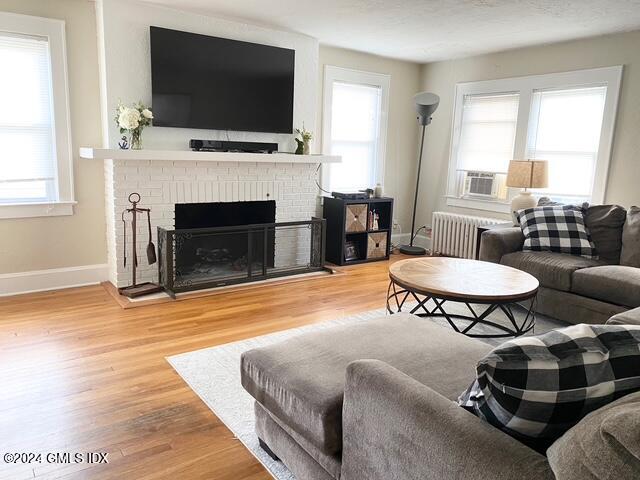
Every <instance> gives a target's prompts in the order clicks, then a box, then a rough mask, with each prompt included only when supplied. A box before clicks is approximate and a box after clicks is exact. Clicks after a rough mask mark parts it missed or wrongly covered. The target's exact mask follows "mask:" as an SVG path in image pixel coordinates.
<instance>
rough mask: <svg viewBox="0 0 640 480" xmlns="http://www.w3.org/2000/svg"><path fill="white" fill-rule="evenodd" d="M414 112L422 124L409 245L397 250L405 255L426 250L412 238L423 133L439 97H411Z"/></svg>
mask: <svg viewBox="0 0 640 480" xmlns="http://www.w3.org/2000/svg"><path fill="white" fill-rule="evenodd" d="M413 101H414V102H415V106H416V112H417V114H418V123H419V124H420V125H422V136H421V140H420V149H419V150H418V173H417V174H416V191H415V196H414V198H413V217H412V218H411V234H410V235H411V237H410V238H409V245H400V247H399V250H400V252H402V253H405V254H407V255H424V254H425V253H427V251H426V250H425V249H424V248H422V247H418V246H415V245H414V244H413V240H414V238H415V236H416V232H415V228H416V207H417V205H418V189H419V188H420V170H421V169H422V153H423V151H424V135H425V130H426V128H427V125H429V124H430V123H431V115H433V112H435V111H436V109H437V108H438V105H439V104H440V97H439V96H438V95H436V94H435V93H429V92H421V93H418V94H416V95H414V97H413Z"/></svg>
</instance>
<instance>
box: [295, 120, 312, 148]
mask: <svg viewBox="0 0 640 480" xmlns="http://www.w3.org/2000/svg"><path fill="white" fill-rule="evenodd" d="M296 135H299V136H300V138H296V139H295V140H296V143H297V144H298V148H296V152H295V153H296V155H309V151H310V150H309V144H310V142H311V140H312V139H313V134H312V133H311V132H310V131H309V130H307V129H306V128H304V123H303V124H302V130H300V129H299V128H296Z"/></svg>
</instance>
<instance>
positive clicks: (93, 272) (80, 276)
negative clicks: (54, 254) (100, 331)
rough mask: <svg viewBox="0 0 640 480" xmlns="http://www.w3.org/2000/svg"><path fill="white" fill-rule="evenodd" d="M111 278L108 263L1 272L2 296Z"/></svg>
mask: <svg viewBox="0 0 640 480" xmlns="http://www.w3.org/2000/svg"><path fill="white" fill-rule="evenodd" d="M108 278H109V272H108V268H107V264H106V263H105V264H99V265H82V266H80V267H67V268H52V269H50V270H34V271H31V272H17V273H3V274H0V297H5V296H8V295H17V294H19V293H32V292H43V291H45V290H58V289H60V288H70V287H82V286H84V285H95V284H97V283H100V282H103V281H105V280H107V279H108Z"/></svg>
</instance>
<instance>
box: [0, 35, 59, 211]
mask: <svg viewBox="0 0 640 480" xmlns="http://www.w3.org/2000/svg"><path fill="white" fill-rule="evenodd" d="M0 65H2V75H0V105H1V107H0V203H26V202H45V201H56V200H57V197H58V194H57V185H56V183H57V182H56V170H57V168H56V148H55V140H54V139H55V136H54V121H53V106H52V98H51V97H52V94H51V91H52V77H51V66H50V54H49V44H48V42H47V39H46V38H44V37H33V36H22V35H13V34H7V33H2V32H0Z"/></svg>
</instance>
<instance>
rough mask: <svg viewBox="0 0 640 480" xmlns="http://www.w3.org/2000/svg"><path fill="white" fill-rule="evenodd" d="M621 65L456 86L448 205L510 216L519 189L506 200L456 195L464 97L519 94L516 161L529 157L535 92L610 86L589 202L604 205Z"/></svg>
mask: <svg viewBox="0 0 640 480" xmlns="http://www.w3.org/2000/svg"><path fill="white" fill-rule="evenodd" d="M622 71H623V66H622V65H616V66H612V67H602V68H593V69H586V70H575V71H570V72H560V73H550V74H542V75H529V76H523V77H511V78H502V79H497V80H483V81H477V82H462V83H457V84H456V85H455V89H454V106H453V118H452V127H451V144H450V148H449V169H448V176H447V193H446V200H447V205H448V206H455V207H462V208H471V209H478V210H488V211H493V212H500V213H507V214H508V213H509V210H510V199H511V198H513V196H515V195H517V193H518V191H519V189H512V188H510V189H509V193H508V198H507V200H482V199H472V198H461V197H459V196H458V195H457V192H456V176H457V160H458V144H459V141H460V129H461V124H462V107H463V102H464V97H465V95H483V94H484V95H491V94H498V93H518V94H519V95H520V102H519V106H518V116H517V122H516V139H515V144H514V158H516V159H517V158H523V159H524V158H527V141H528V135H529V123H530V120H531V106H532V100H533V93H534V91H535V90H545V89H569V88H579V87H589V86H598V85H600V86H602V85H606V86H607V94H606V97H605V105H604V111H603V119H602V128H601V131H600V146H599V149H598V156H597V160H596V165H595V171H594V181H593V186H592V193H591V199H590V200H589V201H590V202H593V203H603V202H604V197H605V193H606V188H607V178H608V174H609V163H610V160H611V151H612V147H613V135H614V131H615V121H616V113H617V109H618V101H619V97H620V85H621V81H622Z"/></svg>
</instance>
